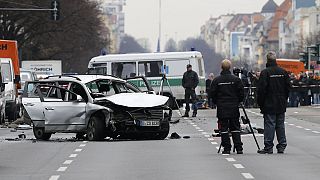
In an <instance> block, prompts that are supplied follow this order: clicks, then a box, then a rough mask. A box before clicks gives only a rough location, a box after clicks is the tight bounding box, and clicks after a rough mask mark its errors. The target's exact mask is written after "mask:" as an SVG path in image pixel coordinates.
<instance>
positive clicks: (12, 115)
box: [8, 105, 17, 122]
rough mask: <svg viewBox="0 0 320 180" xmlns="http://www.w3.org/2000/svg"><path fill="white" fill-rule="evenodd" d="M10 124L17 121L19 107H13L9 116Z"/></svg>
mask: <svg viewBox="0 0 320 180" xmlns="http://www.w3.org/2000/svg"><path fill="white" fill-rule="evenodd" d="M8 120H9V122H14V121H16V120H17V105H13V106H12V107H11V111H10V112H9V114H8Z"/></svg>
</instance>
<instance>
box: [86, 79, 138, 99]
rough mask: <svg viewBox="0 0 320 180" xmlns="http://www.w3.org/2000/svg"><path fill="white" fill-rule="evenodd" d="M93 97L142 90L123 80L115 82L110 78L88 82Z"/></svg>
mask: <svg viewBox="0 0 320 180" xmlns="http://www.w3.org/2000/svg"><path fill="white" fill-rule="evenodd" d="M86 86H87V88H88V89H89V92H90V94H91V96H92V97H93V98H97V97H106V96H111V95H115V94H119V93H135V92H140V91H139V90H138V89H136V88H134V87H133V86H130V85H129V84H126V83H123V82H115V81H114V82H113V81H110V80H97V81H92V82H89V83H87V84H86Z"/></svg>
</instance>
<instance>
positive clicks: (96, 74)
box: [86, 74, 122, 79]
mask: <svg viewBox="0 0 320 180" xmlns="http://www.w3.org/2000/svg"><path fill="white" fill-rule="evenodd" d="M86 75H93V76H110V77H114V78H118V79H122V78H121V77H118V76H115V75H112V74H86Z"/></svg>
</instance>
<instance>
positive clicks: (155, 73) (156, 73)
mask: <svg viewBox="0 0 320 180" xmlns="http://www.w3.org/2000/svg"><path fill="white" fill-rule="evenodd" d="M162 64H163V63H162V61H149V62H147V61H145V62H139V69H138V70H139V76H145V77H160V76H161V75H160V72H161V67H162Z"/></svg>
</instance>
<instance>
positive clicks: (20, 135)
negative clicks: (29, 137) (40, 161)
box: [18, 132, 26, 139]
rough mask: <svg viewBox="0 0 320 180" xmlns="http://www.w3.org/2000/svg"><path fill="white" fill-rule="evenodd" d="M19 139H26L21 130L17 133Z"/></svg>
mask: <svg viewBox="0 0 320 180" xmlns="http://www.w3.org/2000/svg"><path fill="white" fill-rule="evenodd" d="M18 137H19V138H20V139H26V135H25V134H24V133H23V132H22V133H21V134H19V135H18Z"/></svg>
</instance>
